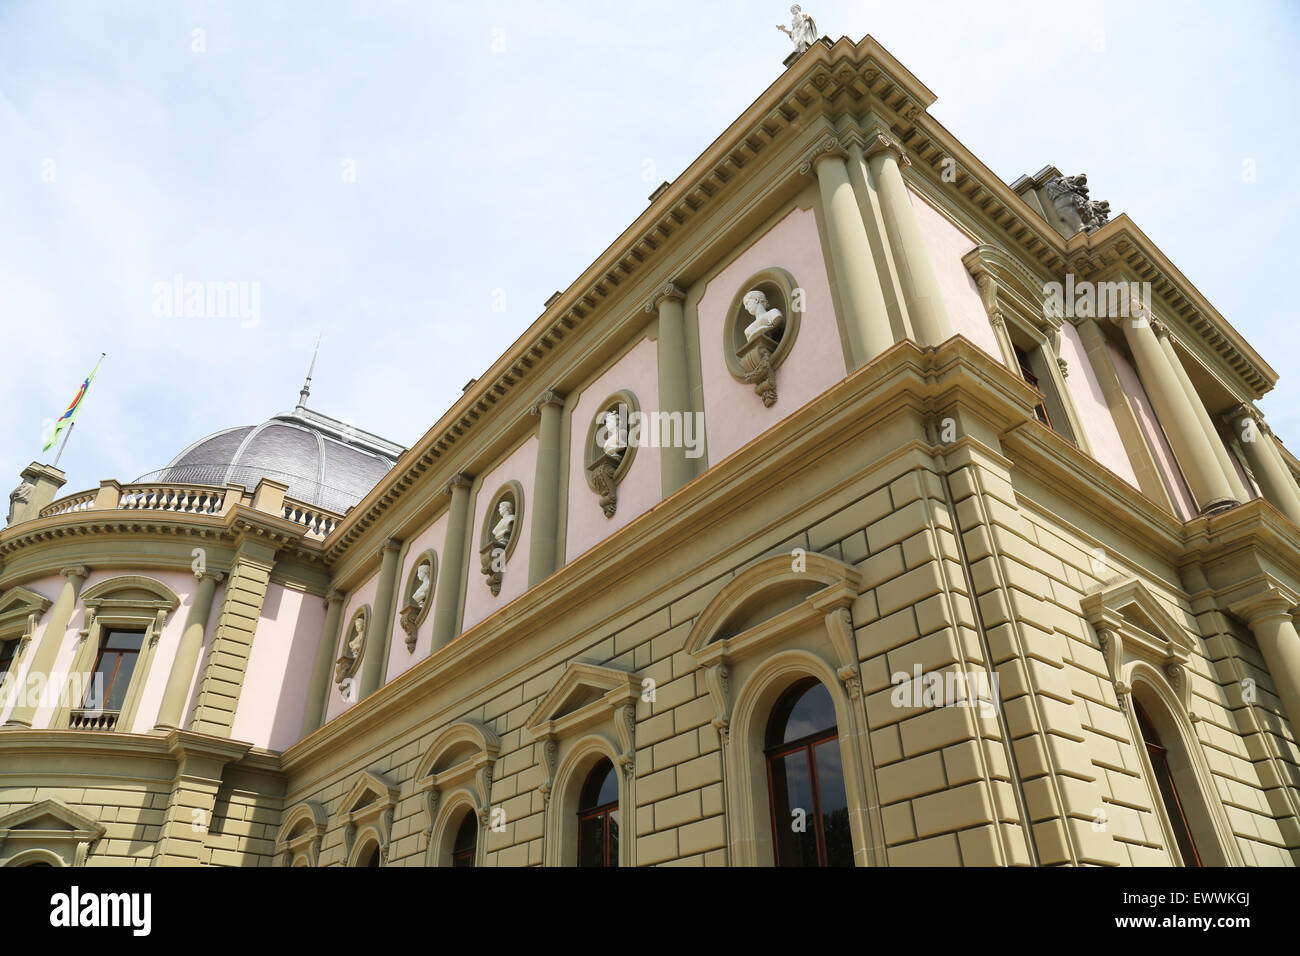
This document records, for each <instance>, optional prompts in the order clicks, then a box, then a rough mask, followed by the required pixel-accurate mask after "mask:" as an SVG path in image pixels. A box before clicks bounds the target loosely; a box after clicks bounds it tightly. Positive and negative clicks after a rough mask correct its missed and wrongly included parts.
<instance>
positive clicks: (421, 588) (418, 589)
mask: <svg viewBox="0 0 1300 956" xmlns="http://www.w3.org/2000/svg"><path fill="white" fill-rule="evenodd" d="M429 573H430V569H429V562H428V561H421V562H420V565H419V567H417V568H416V569H415V578H416V580H417V581H418V582H419V583H418V584H416V586H415V590H414V591H412V592H411V603H412V604H414V605H415V606H416V607H418V608H423V607H424V602H425V601H426V600H428V598H429Z"/></svg>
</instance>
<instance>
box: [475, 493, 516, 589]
mask: <svg viewBox="0 0 1300 956" xmlns="http://www.w3.org/2000/svg"><path fill="white" fill-rule="evenodd" d="M495 504H496V518H495V523H494V524H492V525H491V527H490V529H489V528H485V531H484V535H483V542H482V544H481V545H480V546H479V558H480V560H481V566H480V570H481V571H482V572H483V574H484V576H485V577H486V578H487V586H488V590H489V591H491V592H492V596H493V597H496V596H497V595H499V594H500V593H501V580H502V578H503V577H504V576H505V570H506V561H508V560H509V558H510V552H511V551H512V550H514V548H513V545H514V543H515V539H516V538H517V537H518V535H517V533H516V531H517V525H518V521H519V515H518V514H516V510H517V509H516V507H515V502H514V501H513V500H512V498H511V497H510V495H509V494H506V495H504V496H503V495H501V494H498V496H497V498H496V500H495ZM485 520H486V521H489V522H491V521H493V520H494V519H493V515H492V512H491V511H489V512H488V515H487V517H486V519H485Z"/></svg>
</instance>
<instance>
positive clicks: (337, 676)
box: [334, 614, 366, 684]
mask: <svg viewBox="0 0 1300 956" xmlns="http://www.w3.org/2000/svg"><path fill="white" fill-rule="evenodd" d="M365 642H366V619H365V617H364V616H363V615H360V614H359V615H357V618H356V620H354V621H353V622H352V636H351V637H350V638H349V639H348V642H347V644H346V645H345V647H344V649H343V653H342V654H341V655H339V659H338V660H337V661H335V666H334V683H336V684H337V683H339V682H340V681H341V680H343V678H345V677H347V676H348V675H349V674H351V673H352V670H353V668H355V667H356V663H357V660H358V659H359V658H360V657H361V648H362V646H363V645H364V644H365Z"/></svg>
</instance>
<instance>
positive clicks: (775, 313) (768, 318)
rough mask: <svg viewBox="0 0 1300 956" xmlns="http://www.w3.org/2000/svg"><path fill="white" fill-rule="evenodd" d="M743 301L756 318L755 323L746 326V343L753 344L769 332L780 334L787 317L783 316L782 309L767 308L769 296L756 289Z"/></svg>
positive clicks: (746, 295) (748, 293) (746, 294)
mask: <svg viewBox="0 0 1300 956" xmlns="http://www.w3.org/2000/svg"><path fill="white" fill-rule="evenodd" d="M741 301H742V302H743V303H744V305H745V309H746V310H748V312H749V314H750V315H752V316H753V317H754V321H753V322H751V323H749V325H747V326H745V341H746V342H752V341H754V339H756V338H757V337H758V336H760V335H764V334H766V333H769V332H779V331H780V329H781V326H782V325H784V324H785V316H784V315H782V314H781V310H780V309H769V308H768V307H767V296H766V295H765V294H763V292H762V291H761V290H759V289H754V290H752V291H750V292H746V293H745V298H744V299H743V300H741ZM775 337H776V336H773V338H775Z"/></svg>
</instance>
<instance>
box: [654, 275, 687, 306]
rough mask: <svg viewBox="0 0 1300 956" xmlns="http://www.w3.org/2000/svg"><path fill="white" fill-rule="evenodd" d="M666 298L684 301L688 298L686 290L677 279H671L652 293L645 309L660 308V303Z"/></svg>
mask: <svg viewBox="0 0 1300 956" xmlns="http://www.w3.org/2000/svg"><path fill="white" fill-rule="evenodd" d="M665 299H677V300H678V301H684V300H685V299H686V292H685V291H684V290H683V289H682V287H681V286H679V285H678V284H677V282H676V280H673V279H669V280H668V281H667V282H665V283H664V284H663V285H661V286H660V287H659V288H657V289H655V291H654V292H652V293H651V294H650V299H649V301H648V302H646V304H645V310H646V311H647V312H654V311H656V310H657V309H658V308H659V303H661V302H663V301H664V300H665Z"/></svg>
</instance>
